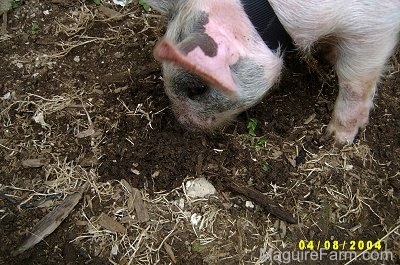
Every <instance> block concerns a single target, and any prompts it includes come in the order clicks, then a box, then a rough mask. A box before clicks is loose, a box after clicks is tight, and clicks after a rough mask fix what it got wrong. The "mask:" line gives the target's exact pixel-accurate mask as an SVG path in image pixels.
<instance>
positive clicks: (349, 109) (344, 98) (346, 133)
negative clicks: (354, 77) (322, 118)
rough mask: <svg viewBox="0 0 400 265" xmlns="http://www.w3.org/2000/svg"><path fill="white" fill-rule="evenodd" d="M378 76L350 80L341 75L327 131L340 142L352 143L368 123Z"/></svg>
mask: <svg viewBox="0 0 400 265" xmlns="http://www.w3.org/2000/svg"><path fill="white" fill-rule="evenodd" d="M377 79H378V78H377V76H376V74H375V76H374V77H373V78H372V79H371V76H369V77H366V79H365V80H367V81H348V80H344V78H340V77H339V95H338V98H337V100H336V103H335V109H334V112H333V116H332V119H331V122H330V123H329V125H328V129H327V132H328V134H330V135H334V137H335V140H336V142H337V143H338V144H340V145H342V144H347V143H352V142H353V140H354V137H355V136H356V135H357V132H358V130H359V129H361V128H364V127H365V126H366V125H367V123H368V118H369V110H370V109H371V107H372V106H373V98H374V94H375V90H376V83H377Z"/></svg>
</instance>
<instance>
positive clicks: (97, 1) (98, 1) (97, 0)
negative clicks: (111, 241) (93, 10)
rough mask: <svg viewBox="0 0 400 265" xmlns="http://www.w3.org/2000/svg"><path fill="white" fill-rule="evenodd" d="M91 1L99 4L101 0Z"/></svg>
mask: <svg viewBox="0 0 400 265" xmlns="http://www.w3.org/2000/svg"><path fill="white" fill-rule="evenodd" d="M93 2H94V3H95V4H96V5H100V4H101V0H93Z"/></svg>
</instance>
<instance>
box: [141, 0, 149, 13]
mask: <svg viewBox="0 0 400 265" xmlns="http://www.w3.org/2000/svg"><path fill="white" fill-rule="evenodd" d="M139 4H140V5H141V6H142V7H143V9H144V10H145V11H149V10H150V6H149V4H148V3H146V0H139Z"/></svg>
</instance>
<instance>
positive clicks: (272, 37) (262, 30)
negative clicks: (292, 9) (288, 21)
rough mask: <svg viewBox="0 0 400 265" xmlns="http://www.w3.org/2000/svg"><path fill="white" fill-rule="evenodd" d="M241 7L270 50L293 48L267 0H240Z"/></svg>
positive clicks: (291, 41)
mask: <svg viewBox="0 0 400 265" xmlns="http://www.w3.org/2000/svg"><path fill="white" fill-rule="evenodd" d="M241 2H242V5H243V8H244V10H245V12H246V14H247V16H248V17H249V18H250V21H251V23H253V25H254V27H255V28H256V30H257V32H258V34H260V36H261V38H262V39H263V41H264V42H265V44H267V46H268V47H269V48H270V49H271V50H277V49H278V47H279V46H280V47H281V50H283V51H285V50H286V51H287V50H292V49H294V46H293V40H292V38H291V37H290V36H289V34H288V33H287V32H286V30H285V29H284V27H283V26H282V24H281V22H280V21H279V20H278V17H277V16H276V14H275V12H274V10H273V9H272V7H271V5H270V4H269V2H268V1H267V0H241Z"/></svg>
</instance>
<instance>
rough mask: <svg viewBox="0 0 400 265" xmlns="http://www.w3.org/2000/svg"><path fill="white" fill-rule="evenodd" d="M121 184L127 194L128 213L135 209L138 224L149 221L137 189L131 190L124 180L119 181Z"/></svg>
mask: <svg viewBox="0 0 400 265" xmlns="http://www.w3.org/2000/svg"><path fill="white" fill-rule="evenodd" d="M121 183H122V185H124V186H125V188H126V189H127V190H128V192H129V199H128V209H129V211H131V210H133V209H135V212H136V215H137V218H138V221H139V222H140V223H144V222H147V221H149V220H150V217H149V212H148V211H147V208H146V205H145V203H144V201H143V198H142V194H141V192H140V191H139V190H138V189H136V188H133V187H132V186H131V185H130V184H129V183H128V181H126V180H125V179H123V180H121Z"/></svg>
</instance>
